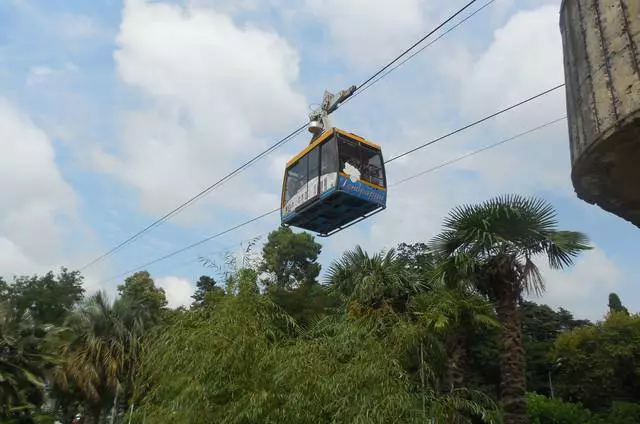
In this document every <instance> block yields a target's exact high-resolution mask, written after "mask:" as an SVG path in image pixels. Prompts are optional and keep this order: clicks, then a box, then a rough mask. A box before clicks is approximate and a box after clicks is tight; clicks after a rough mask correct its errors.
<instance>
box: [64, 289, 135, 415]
mask: <svg viewBox="0 0 640 424" xmlns="http://www.w3.org/2000/svg"><path fill="white" fill-rule="evenodd" d="M144 311H145V309H144V308H136V307H135V306H134V305H131V304H130V302H128V301H123V300H117V301H115V302H114V303H110V302H109V301H108V299H107V297H106V295H105V294H103V293H101V292H99V293H97V294H95V295H93V296H91V297H90V298H88V299H87V300H86V301H85V302H84V304H83V305H82V306H81V307H80V308H79V309H78V310H76V311H74V312H73V313H72V314H71V315H70V316H69V318H68V319H67V321H66V323H65V325H66V334H65V340H64V342H63V344H62V347H61V351H60V353H61V356H63V357H64V358H65V361H64V362H63V363H62V364H61V365H60V366H59V367H58V368H57V369H56V373H55V380H54V381H55V385H56V388H57V389H58V390H61V391H62V392H67V393H68V392H75V393H77V394H79V395H80V397H81V402H82V404H83V405H84V406H85V407H86V409H87V410H88V412H89V414H90V416H91V419H92V420H93V422H95V423H97V422H98V421H99V419H100V416H101V414H102V412H103V411H104V410H106V409H107V408H109V407H110V406H111V402H112V401H113V399H114V398H115V397H116V396H117V395H118V394H119V393H121V390H122V389H123V388H125V389H126V388H127V386H128V385H129V384H130V382H131V374H132V372H133V370H134V367H135V366H136V363H137V359H138V355H139V349H140V344H141V339H142V337H143V336H144V330H145V315H144Z"/></svg>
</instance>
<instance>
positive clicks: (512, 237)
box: [432, 195, 589, 424]
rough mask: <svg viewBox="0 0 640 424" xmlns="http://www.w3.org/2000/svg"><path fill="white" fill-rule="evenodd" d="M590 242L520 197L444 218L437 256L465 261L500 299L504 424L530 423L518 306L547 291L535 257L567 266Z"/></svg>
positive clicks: (542, 205) (544, 207)
mask: <svg viewBox="0 0 640 424" xmlns="http://www.w3.org/2000/svg"><path fill="white" fill-rule="evenodd" d="M586 243H587V238H586V236H585V235H583V234H582V233H579V232H573V231H560V230H558V229H557V221H556V218H555V212H554V209H553V207H552V206H551V205H549V204H548V203H546V202H545V201H543V200H539V199H533V198H526V197H522V196H518V195H510V196H501V197H497V198H493V199H490V200H488V201H486V202H483V203H481V204H476V205H463V206H460V207H457V208H455V209H454V210H453V211H452V212H451V213H450V214H449V216H448V217H447V218H446V219H445V221H444V230H443V232H442V233H441V234H440V235H438V236H437V237H436V238H435V239H434V240H433V243H432V245H433V249H434V250H435V252H436V253H437V254H439V255H442V256H454V255H455V256H457V257H458V258H465V257H466V258H467V260H466V261H467V265H466V266H465V267H466V268H467V271H474V272H475V273H476V275H477V276H478V286H479V287H482V288H483V289H484V290H485V291H486V292H487V294H489V296H490V297H491V298H493V299H495V301H496V311H497V314H498V318H499V320H500V322H501V323H502V335H501V349H500V372H501V385H500V389H501V390H500V391H501V393H500V394H501V396H500V397H501V402H502V404H503V408H504V411H505V414H504V419H505V424H520V423H525V422H526V421H527V417H526V402H525V391H526V374H525V354H524V347H523V341H522V328H521V321H520V314H519V312H518V303H519V301H520V299H521V297H522V295H523V294H525V293H527V292H530V291H535V292H540V291H542V290H543V287H544V285H543V279H542V276H541V275H540V271H539V270H538V267H537V266H536V264H535V263H534V262H533V258H534V257H536V256H539V255H544V256H546V257H547V259H548V261H549V265H550V266H551V267H552V268H563V267H566V266H570V265H571V264H572V262H573V259H574V258H575V257H576V256H577V255H578V254H579V253H580V252H581V251H583V250H585V249H588V248H589V246H587V244H586Z"/></svg>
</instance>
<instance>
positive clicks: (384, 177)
mask: <svg viewBox="0 0 640 424" xmlns="http://www.w3.org/2000/svg"><path fill="white" fill-rule="evenodd" d="M336 136H337V137H336V139H337V143H338V172H342V169H340V164H341V163H342V158H341V154H342V146H343V145H344V143H343V142H344V141H346V142H348V143H350V144H351V143H355V144H356V145H357V150H358V157H357V158H354V159H357V160H358V161H359V162H360V163H361V164H364V157H365V155H364V152H365V151H369V152H375V154H376V155H377V156H378V157H379V158H380V164H381V168H380V170H381V172H382V183H383V185H382V186H380V185H378V184H375V183H372V182H371V181H368V180H364V179H362V178H360V181H362V182H366V183H368V184H372V185H374V186H375V187H376V188H379V189H383V190H386V189H387V172H386V168H385V166H384V157H383V156H382V150H381V149H376V148H374V147H372V146H368V145H366V144H365V143H362V142H361V141H360V140H356V139H353V138H350V137H347V136H345V135H344V134H339V133H338V134H336ZM366 162H367V163H369V160H367V161H366ZM360 172H362V171H360ZM360 177H362V175H360Z"/></svg>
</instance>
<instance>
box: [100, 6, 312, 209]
mask: <svg viewBox="0 0 640 424" xmlns="http://www.w3.org/2000/svg"><path fill="white" fill-rule="evenodd" d="M117 43H118V49H117V50H116V52H115V53H114V57H115V60H116V64H117V71H118V75H119V76H120V78H121V79H122V81H123V82H125V83H126V84H127V85H129V86H130V87H133V88H135V89H137V91H138V93H140V94H141V95H142V98H143V99H144V100H145V107H144V108H143V109H142V110H138V111H135V112H134V111H131V112H130V113H127V115H126V116H125V117H124V120H123V135H122V136H123V138H122V143H121V145H120V147H121V149H120V153H119V154H118V155H117V156H111V155H106V154H104V153H99V154H97V155H96V158H97V161H98V164H99V166H100V167H101V168H102V169H104V170H106V171H107V172H110V173H112V174H114V175H116V176H117V177H118V178H121V179H122V180H123V181H124V182H125V183H127V184H130V185H132V186H133V187H134V188H136V189H137V190H139V191H140V193H141V197H142V205H143V207H144V209H145V210H147V211H150V212H152V213H154V214H156V213H159V212H165V211H166V210H167V209H168V208H171V207H174V206H175V205H176V204H178V203H180V202H182V201H184V200H186V199H188V198H189V197H191V195H193V194H194V193H196V192H198V191H199V190H200V189H202V188H204V187H206V186H208V185H210V184H211V183H212V182H213V181H215V180H216V179H217V178H218V177H221V176H223V175H224V174H226V173H227V172H229V171H231V170H233V169H234V168H235V167H236V166H237V164H238V163H240V162H241V161H243V160H245V159H247V158H250V157H252V156H253V155H254V154H255V152H256V151H258V150H261V149H263V148H265V147H266V145H267V143H268V142H269V141H271V140H269V138H268V137H270V136H271V135H273V134H281V133H282V132H285V131H286V130H288V129H289V128H290V127H291V126H292V125H295V123H296V120H299V119H300V118H302V119H304V118H303V117H304V116H305V115H304V113H305V111H306V108H305V106H304V104H305V101H304V98H303V97H302V96H301V95H300V94H298V93H297V92H296V89H295V84H296V81H297V78H298V56H297V54H296V52H295V51H294V50H293V49H292V48H291V47H290V46H289V45H288V44H287V42H286V41H285V40H284V39H282V38H280V37H279V36H278V35H277V34H275V33H273V32H268V31H265V30H262V29H256V28H252V27H250V26H245V27H238V26H236V25H235V24H234V22H233V21H232V20H231V19H230V18H229V17H228V16H227V15H225V14H223V13H219V12H217V11H215V10H212V9H206V8H195V7H192V8H185V9H182V8H180V7H179V6H177V5H170V4H164V3H147V2H144V1H139V0H131V1H127V2H125V9H124V12H123V21H122V24H121V28H120V33H119V35H118V38H117ZM254 181H255V179H254ZM233 183H234V184H235V183H236V181H234V182H233ZM234 187H236V189H238V188H239V187H242V192H243V194H245V196H244V198H243V199H240V200H241V201H242V202H240V203H243V204H248V203H247V202H246V200H247V199H248V198H256V197H258V196H259V195H260V194H259V190H258V189H257V188H256V184H255V183H252V180H251V179H248V180H245V181H244V184H243V185H241V186H238V185H234ZM232 197H233V196H232ZM238 197H239V196H237V195H236V196H235V198H236V199H230V198H229V196H226V197H225V198H222V197H215V196H212V197H209V198H208V200H211V199H214V200H215V199H222V200H225V201H236V200H238V199H237V198H238Z"/></svg>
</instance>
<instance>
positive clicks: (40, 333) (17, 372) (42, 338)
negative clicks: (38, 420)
mask: <svg viewBox="0 0 640 424" xmlns="http://www.w3.org/2000/svg"><path fill="white" fill-rule="evenodd" d="M54 332H55V329H54V328H53V327H52V326H47V325H42V324H39V323H38V322H37V321H35V320H34V319H33V318H32V317H31V316H30V314H29V312H28V311H26V312H24V313H23V314H22V315H21V316H18V315H17V312H16V311H15V309H13V308H12V307H11V306H10V305H9V304H8V303H7V302H6V301H5V302H1V303H0V421H2V422H12V421H14V420H15V422H20V423H25V424H26V423H32V422H34V421H33V415H34V413H36V412H38V410H39V409H40V407H41V406H42V403H43V402H44V399H45V381H46V378H47V375H48V372H49V370H50V369H51V367H52V366H53V365H54V362H53V361H54V360H55V358H54V357H52V356H51V355H49V352H48V348H49V346H48V343H49V337H50V336H51V335H52V334H53V333H54Z"/></svg>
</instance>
